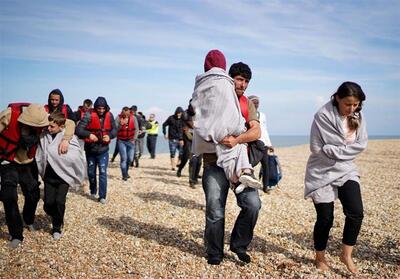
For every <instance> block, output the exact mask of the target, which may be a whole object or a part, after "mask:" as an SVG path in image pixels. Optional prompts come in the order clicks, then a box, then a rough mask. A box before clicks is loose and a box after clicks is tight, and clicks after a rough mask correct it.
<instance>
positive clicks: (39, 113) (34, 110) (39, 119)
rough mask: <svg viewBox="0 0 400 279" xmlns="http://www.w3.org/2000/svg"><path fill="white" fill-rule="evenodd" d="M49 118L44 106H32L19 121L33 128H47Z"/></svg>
mask: <svg viewBox="0 0 400 279" xmlns="http://www.w3.org/2000/svg"><path fill="white" fill-rule="evenodd" d="M48 116H49V115H48V113H47V112H46V110H45V109H44V107H43V106H42V105H39V104H30V105H29V106H28V107H27V108H26V109H24V111H23V112H22V113H21V115H20V116H19V117H18V121H19V122H21V123H23V124H25V125H28V126H32V127H46V126H48V125H49V120H48Z"/></svg>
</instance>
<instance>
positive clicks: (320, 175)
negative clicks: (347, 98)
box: [304, 101, 368, 203]
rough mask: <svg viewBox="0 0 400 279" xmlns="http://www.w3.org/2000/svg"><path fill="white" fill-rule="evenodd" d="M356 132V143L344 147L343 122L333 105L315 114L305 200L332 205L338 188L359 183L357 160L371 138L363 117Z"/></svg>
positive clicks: (330, 103)
mask: <svg viewBox="0 0 400 279" xmlns="http://www.w3.org/2000/svg"><path fill="white" fill-rule="evenodd" d="M359 117H360V121H361V124H360V126H359V128H358V129H357V131H356V140H355V142H354V143H352V144H348V145H346V144H345V134H344V129H343V122H342V119H341V116H340V115H339V113H338V110H337V108H336V107H335V106H333V104H332V102H331V101H330V102H328V103H327V104H325V105H324V106H323V107H322V108H321V109H320V110H319V111H318V112H317V113H316V114H315V115H314V121H313V124H312V126H311V136H310V150H311V155H310V157H309V159H308V162H307V169H306V175H305V190H304V197H305V198H308V197H311V198H313V200H314V202H315V203H319V202H331V201H334V200H335V199H336V198H337V187H340V186H343V184H344V183H345V182H346V181H347V180H350V179H351V180H356V181H358V182H359V173H358V170H357V167H356V165H355V164H354V159H355V157H356V156H357V155H358V154H359V153H361V152H362V151H363V150H364V149H365V148H366V147H367V141H368V135H367V130H366V122H365V119H364V117H363V114H362V113H361V112H360V113H359Z"/></svg>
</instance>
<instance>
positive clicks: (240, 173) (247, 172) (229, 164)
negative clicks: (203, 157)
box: [190, 50, 261, 194]
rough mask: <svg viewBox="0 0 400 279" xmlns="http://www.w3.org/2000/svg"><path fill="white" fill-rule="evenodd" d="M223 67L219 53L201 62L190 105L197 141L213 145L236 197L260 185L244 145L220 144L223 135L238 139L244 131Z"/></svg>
mask: <svg viewBox="0 0 400 279" xmlns="http://www.w3.org/2000/svg"><path fill="white" fill-rule="evenodd" d="M225 67H226V62H225V57H224V55H223V54H222V52H220V51H219V50H211V51H210V52H209V53H208V54H207V56H206V59H205V64H204V70H205V73H204V74H203V75H200V76H197V77H196V84H195V88H194V92H193V95H192V100H191V102H190V104H191V106H192V109H193V112H194V116H193V126H194V131H195V133H196V135H197V136H198V137H200V138H198V139H199V140H201V141H206V142H213V143H214V144H216V154H217V157H218V160H217V165H218V166H219V167H221V168H223V169H224V171H225V175H226V177H227V178H228V180H229V181H230V182H231V184H232V186H233V187H232V188H233V189H234V191H235V193H236V194H239V193H241V192H242V191H243V190H244V188H245V187H260V185H261V184H260V182H259V181H258V180H257V179H256V178H255V176H254V174H253V173H252V171H253V169H252V166H251V164H250V163H249V157H248V155H247V145H246V144H237V145H235V146H233V147H227V146H225V145H223V144H220V142H221V141H222V140H223V139H224V138H225V137H226V136H228V135H232V136H238V135H240V134H242V133H244V132H245V131H246V127H245V122H246V121H245V119H244V117H243V116H242V114H241V111H240V104H239V100H238V98H237V96H236V93H235V90H234V87H233V80H232V78H231V77H229V76H228V74H227V73H226V72H225ZM195 153H196V154H199V153H198V152H196V151H195Z"/></svg>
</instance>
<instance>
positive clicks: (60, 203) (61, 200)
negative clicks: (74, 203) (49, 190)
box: [53, 183, 69, 233]
mask: <svg viewBox="0 0 400 279" xmlns="http://www.w3.org/2000/svg"><path fill="white" fill-rule="evenodd" d="M68 188H69V185H68V184H65V183H62V184H59V185H58V189H57V194H56V208H55V209H56V210H55V214H54V217H53V233H55V232H58V233H61V228H62V226H63V224H64V214H65V202H66V199H67V194H68Z"/></svg>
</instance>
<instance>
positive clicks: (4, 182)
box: [0, 103, 75, 248]
mask: <svg viewBox="0 0 400 279" xmlns="http://www.w3.org/2000/svg"><path fill="white" fill-rule="evenodd" d="M47 118H48V113H47V112H46V110H45V109H44V107H43V105H38V104H29V103H13V104H9V106H8V108H7V109H5V110H3V111H2V112H1V113H0V135H1V136H0V181H1V182H0V186H1V187H0V200H1V201H2V202H3V205H4V212H5V215H6V222H7V227H8V231H9V233H10V239H11V240H10V243H9V247H10V248H16V247H17V246H18V245H19V244H21V242H22V241H23V224H22V219H21V215H20V211H19V208H18V193H17V186H18V184H19V185H20V187H21V189H22V193H23V195H24V198H25V201H24V208H23V214H22V217H23V221H24V223H25V225H26V226H27V227H28V229H29V230H30V231H34V230H35V227H34V220H35V212H36V207H37V204H38V202H39V199H40V190H39V185H40V183H39V180H38V179H39V177H38V169H37V165H36V161H35V160H34V157H35V154H36V149H37V144H38V142H39V135H40V133H41V131H42V129H43V128H44V127H46V126H48V124H49V122H48V119H47ZM68 122H69V125H66V131H65V134H64V136H63V139H62V140H61V143H60V144H59V146H58V152H59V153H60V154H63V153H66V152H67V151H68V147H69V140H70V139H71V138H72V136H73V134H74V130H75V124H74V122H73V121H71V120H68Z"/></svg>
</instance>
